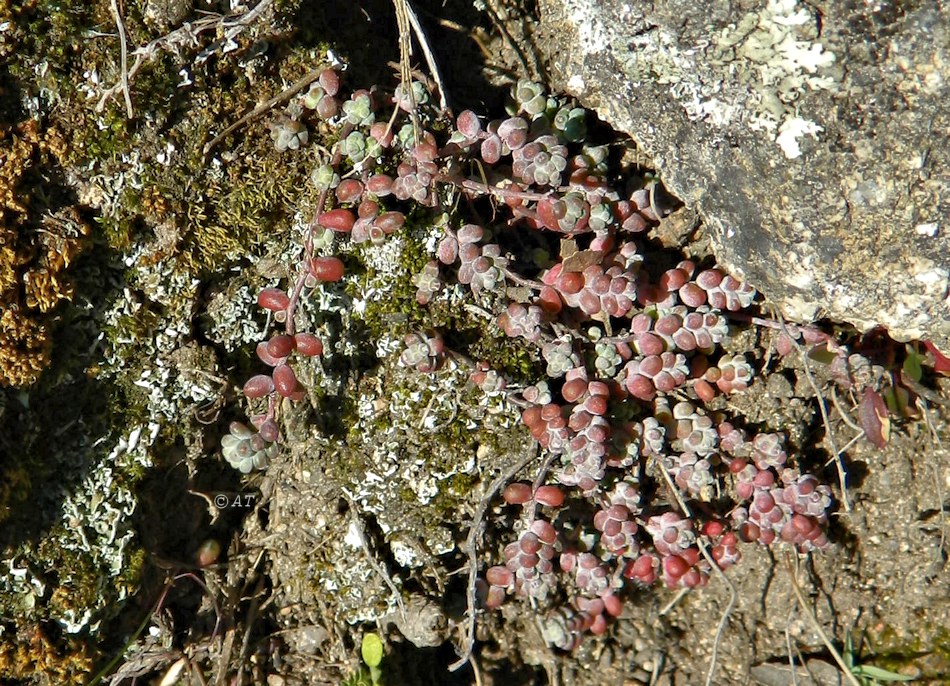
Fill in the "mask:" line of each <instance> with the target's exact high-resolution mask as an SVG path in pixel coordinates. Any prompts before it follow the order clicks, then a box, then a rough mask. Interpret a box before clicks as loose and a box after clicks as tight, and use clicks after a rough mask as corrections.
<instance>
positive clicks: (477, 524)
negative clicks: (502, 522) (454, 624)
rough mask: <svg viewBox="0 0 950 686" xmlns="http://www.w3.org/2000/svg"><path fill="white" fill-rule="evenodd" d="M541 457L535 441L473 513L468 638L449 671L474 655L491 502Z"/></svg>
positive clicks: (469, 547)
mask: <svg viewBox="0 0 950 686" xmlns="http://www.w3.org/2000/svg"><path fill="white" fill-rule="evenodd" d="M536 457H537V446H536V444H535V443H534V442H533V441H532V444H531V450H530V451H529V452H528V454H526V455H525V456H524V457H523V458H521V459H520V460H518V461H517V462H516V463H514V464H513V465H511V466H510V467H508V469H506V470H505V471H503V472H502V473H501V474H500V475H499V476H498V477H497V478H496V479H495V480H494V481H492V482H491V484H490V485H489V486H488V490H487V491H486V493H485V495H484V496H483V497H482V499H481V501H480V502H479V503H478V507H477V508H476V509H475V515H474V516H473V517H472V526H471V528H470V529H469V530H468V537H467V538H466V539H465V548H464V552H465V554H466V556H467V557H468V587H467V589H466V596H467V598H466V600H467V602H468V610H467V617H466V632H465V640H464V642H463V644H462V646H461V648H460V652H459V659H458V660H457V661H455V662H453V663H452V664H451V665H449V671H451V672H454V671H456V670H458V669H459V668H460V667H462V666H464V665H465V663H467V662H468V660H469V657H471V655H472V648H473V647H474V645H475V581H476V579H477V578H478V557H477V555H478V537H479V535H480V534H481V533H482V528H483V527H484V525H485V514H486V513H487V512H488V508H489V507H490V506H491V501H492V499H493V498H494V497H495V495H496V494H497V493H498V491H499V490H501V488H502V487H503V486H504V485H505V484H507V483H508V482H509V481H511V480H512V479H513V478H514V476H515V474H517V473H518V472H520V471H521V470H522V469H524V468H525V467H526V466H527V465H528V464H529V463H530V462H531V461H532V460H534V459H535V458H536Z"/></svg>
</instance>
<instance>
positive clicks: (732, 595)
mask: <svg viewBox="0 0 950 686" xmlns="http://www.w3.org/2000/svg"><path fill="white" fill-rule="evenodd" d="M657 466H658V467H659V469H660V473H661V474H663V478H664V479H665V480H666V485H667V487H668V488H669V489H670V492H671V493H672V494H673V497H674V498H675V499H676V504H677V505H679V507H680V509H681V510H682V512H683V514H684V515H686V516H687V517H689V518H690V519H692V518H693V513H692V512H691V511H690V508H689V506H688V505H687V504H686V501H685V500H683V496H682V494H681V493H680V491H679V488H677V486H676V484H675V483H674V482H673V479H672V477H671V476H670V473H669V472H668V471H666V468H665V467H664V466H663V464H662V463H658V464H657ZM696 547H697V548H699V552H700V553H701V554H702V556H703V557H704V558H705V560H706V562H708V563H709V566H710V567H712V570H713V573H714V574H715V575H716V576H717V577H719V578H720V579H721V580H722V581H723V582H725V584H726V586H728V587H729V604H728V605H726V609H725V610H723V613H722V617H721V618H720V619H719V625H718V626H717V627H716V637H715V639H714V640H713V648H712V655H710V657H709V671H708V672H707V673H706V686H709V685H710V684H711V683H712V682H713V676H715V674H716V663H717V661H718V656H719V644H720V643H721V642H722V633H723V631H725V629H726V624H727V623H728V622H729V615H731V614H732V611H733V609H735V606H736V602H737V600H738V597H739V594H738V593H737V592H736V587H735V584H733V583H732V581H731V580H730V579H729V577H727V576H726V574H725V572H723V571H722V570H721V569H720V568H719V565H718V564H717V563H716V561H715V560H714V559H713V557H712V555H710V554H709V550H708V546H707V542H706V540H705V536H703V535H700V536H697V537H696ZM676 599H677V600H678V599H679V596H677V598H676Z"/></svg>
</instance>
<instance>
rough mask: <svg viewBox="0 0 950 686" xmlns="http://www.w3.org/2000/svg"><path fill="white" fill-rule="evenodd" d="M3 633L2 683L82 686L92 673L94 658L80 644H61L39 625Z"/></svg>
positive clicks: (0, 648)
mask: <svg viewBox="0 0 950 686" xmlns="http://www.w3.org/2000/svg"><path fill="white" fill-rule="evenodd" d="M5 628H6V629H7V630H6V631H4V632H3V634H2V636H3V638H2V640H0V681H2V682H3V683H9V682H13V683H25V682H35V683H52V684H81V683H85V681H86V680H87V679H88V676H89V673H90V672H91V671H92V666H93V657H92V656H90V655H89V652H88V647H87V646H86V645H85V644H83V643H80V642H78V641H70V642H68V643H67V642H64V643H63V644H58V643H57V642H56V641H54V640H53V639H52V638H51V637H50V636H49V635H48V634H47V632H46V631H44V629H43V628H42V627H41V626H40V625H38V624H32V625H30V626H23V627H17V628H16V631H10V630H9V627H5Z"/></svg>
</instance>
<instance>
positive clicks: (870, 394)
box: [858, 387, 891, 448]
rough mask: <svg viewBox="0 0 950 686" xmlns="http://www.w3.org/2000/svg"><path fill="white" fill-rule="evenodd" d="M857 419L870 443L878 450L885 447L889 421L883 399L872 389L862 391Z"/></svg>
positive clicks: (889, 434)
mask: <svg viewBox="0 0 950 686" xmlns="http://www.w3.org/2000/svg"><path fill="white" fill-rule="evenodd" d="M858 419H859V420H860V422H861V428H862V429H864V434H865V435H866V436H867V437H868V440H869V441H871V443H873V444H874V445H875V446H877V447H878V448H883V447H884V446H886V445H887V441H888V440H889V439H890V437H891V420H890V418H889V417H888V415H887V406H886V405H885V404H884V399H883V398H882V397H881V394H880V393H878V392H877V391H875V390H874V389H873V388H870V387H868V388H866V389H864V396H863V397H862V398H861V402H860V403H859V404H858Z"/></svg>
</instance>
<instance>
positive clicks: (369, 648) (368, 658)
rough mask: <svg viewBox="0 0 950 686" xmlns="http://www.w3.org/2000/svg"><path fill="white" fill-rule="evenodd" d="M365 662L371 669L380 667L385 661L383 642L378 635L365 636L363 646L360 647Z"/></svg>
mask: <svg viewBox="0 0 950 686" xmlns="http://www.w3.org/2000/svg"><path fill="white" fill-rule="evenodd" d="M360 654H361V655H362V656H363V662H365V663H366V664H367V666H369V667H378V666H379V663H380V662H382V661H383V642H382V640H381V639H380V638H379V636H378V635H377V634H366V635H365V636H363V645H362V646H360Z"/></svg>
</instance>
